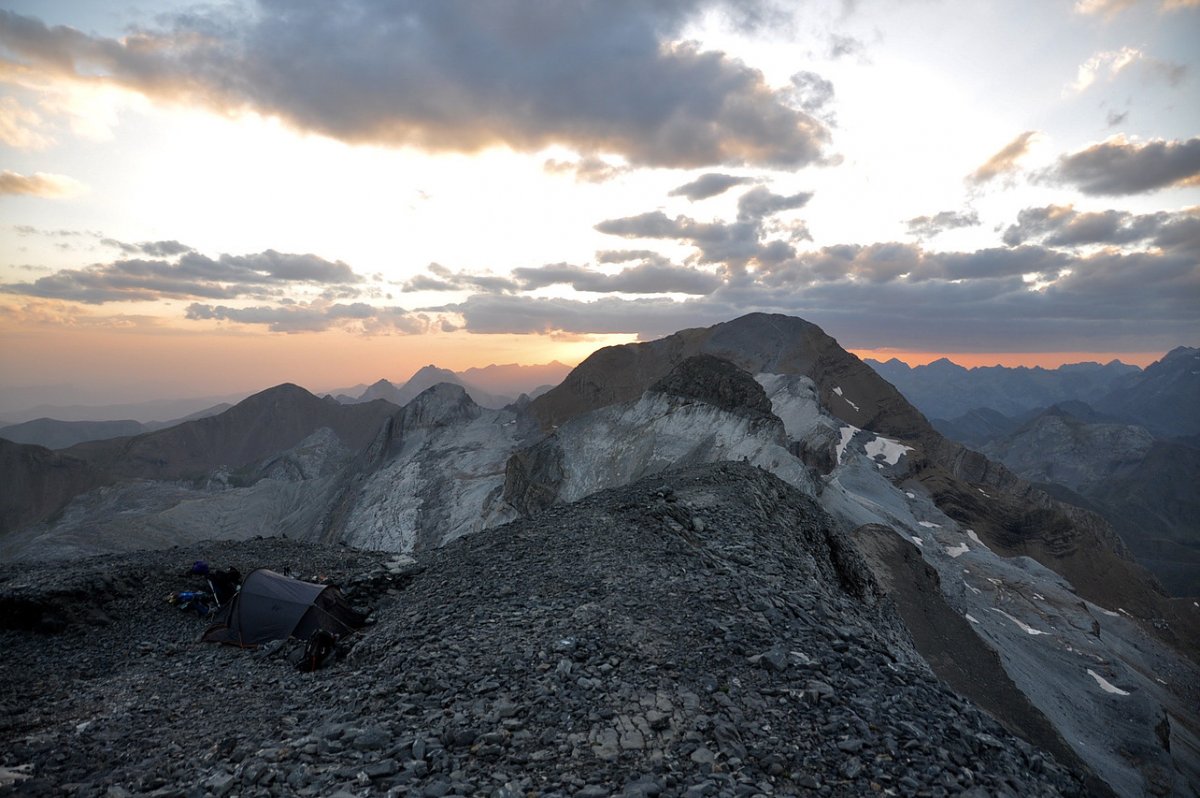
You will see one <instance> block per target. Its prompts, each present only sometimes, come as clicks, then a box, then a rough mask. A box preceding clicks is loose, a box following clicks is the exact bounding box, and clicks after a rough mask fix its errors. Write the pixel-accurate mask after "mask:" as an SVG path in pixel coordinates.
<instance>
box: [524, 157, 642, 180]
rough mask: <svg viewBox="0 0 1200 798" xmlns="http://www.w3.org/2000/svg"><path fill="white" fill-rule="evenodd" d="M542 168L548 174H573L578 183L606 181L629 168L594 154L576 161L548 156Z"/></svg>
mask: <svg viewBox="0 0 1200 798" xmlns="http://www.w3.org/2000/svg"><path fill="white" fill-rule="evenodd" d="M542 168H543V169H545V170H546V171H547V172H549V173H550V174H565V173H571V174H574V175H575V180H576V182H578V183H606V182H608V181H609V180H612V179H613V178H615V177H619V176H620V175H623V174H625V173H626V172H628V171H629V170H630V167H629V166H627V165H622V164H610V163H609V162H608V161H606V160H604V159H603V158H598V157H596V156H595V155H588V156H585V157H583V158H580V159H579V160H577V161H559V160H555V159H554V158H549V159H547V160H546V162H545V163H544V164H542Z"/></svg>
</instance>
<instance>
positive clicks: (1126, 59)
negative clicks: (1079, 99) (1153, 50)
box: [1065, 47, 1144, 93]
mask: <svg viewBox="0 0 1200 798" xmlns="http://www.w3.org/2000/svg"><path fill="white" fill-rule="evenodd" d="M1143 57H1144V56H1143V55H1142V52H1141V51H1140V50H1137V49H1135V48H1133V47H1122V48H1121V49H1120V50H1109V51H1107V52H1102V53H1096V54H1095V55H1093V56H1092V57H1091V58H1089V59H1088V60H1087V61H1084V62H1083V63H1082V64H1080V65H1079V70H1078V72H1077V74H1076V75H1075V81H1074V82H1073V83H1070V84H1069V85H1068V86H1067V88H1066V90H1065V91H1066V92H1074V93H1078V92H1082V91H1084V90H1086V89H1087V88H1088V87H1089V86H1091V85H1092V84H1093V83H1095V82H1096V77H1097V76H1098V75H1099V74H1100V73H1101V72H1104V71H1105V70H1106V69H1107V71H1108V79H1109V80H1112V79H1113V78H1115V77H1116V76H1117V75H1119V74H1121V72H1122V71H1123V70H1124V69H1125V68H1126V67H1128V66H1130V65H1132V64H1134V63H1136V62H1138V61H1140V60H1141V59H1142V58H1143Z"/></svg>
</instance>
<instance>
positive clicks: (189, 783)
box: [0, 463, 1102, 798]
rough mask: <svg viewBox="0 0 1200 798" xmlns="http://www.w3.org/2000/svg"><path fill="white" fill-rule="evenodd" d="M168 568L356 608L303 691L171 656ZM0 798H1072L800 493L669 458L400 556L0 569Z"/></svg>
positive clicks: (172, 554) (178, 617) (185, 648)
mask: <svg viewBox="0 0 1200 798" xmlns="http://www.w3.org/2000/svg"><path fill="white" fill-rule="evenodd" d="M194 559H206V560H208V561H210V562H212V563H213V564H214V565H217V566H224V565H236V566H237V567H239V568H240V569H241V570H242V571H243V572H248V571H249V570H250V569H251V568H253V567H257V566H265V567H271V568H273V569H275V570H280V571H285V570H286V571H290V572H292V573H294V574H300V575H310V574H316V575H323V576H327V577H329V578H332V579H334V580H335V581H338V582H339V583H341V584H343V585H345V586H346V587H347V589H348V593H349V596H350V598H351V600H352V601H355V602H356V603H359V604H361V605H366V606H372V607H373V608H374V618H375V621H376V622H375V624H374V625H372V626H370V627H368V628H367V630H366V631H365V632H364V633H363V634H362V635H361V636H360V639H359V640H358V641H357V643H356V645H355V646H354V647H353V648H352V649H351V651H350V652H349V654H348V655H347V656H346V657H345V658H344V659H343V660H342V661H339V662H337V663H336V664H334V665H332V666H330V667H328V668H326V669H323V670H320V671H318V672H316V673H311V674H306V673H300V672H298V671H296V670H294V669H293V668H292V667H291V666H290V665H289V664H288V663H287V662H286V660H285V658H284V657H283V656H282V655H281V654H282V652H279V651H274V650H265V651H259V652H249V651H241V650H236V649H232V648H223V647H219V646H214V645H210V644H202V643H200V642H198V640H199V636H200V633H201V631H202V629H203V627H204V622H202V621H200V620H198V619H197V618H195V617H194V616H189V615H187V614H185V613H183V612H181V611H179V610H177V609H174V608H172V607H171V606H169V605H168V604H166V603H165V602H164V601H163V598H164V597H165V596H166V595H167V594H168V593H169V592H170V591H173V590H179V589H183V588H186V587H187V586H188V585H187V579H186V578H185V577H183V576H181V575H180V574H182V573H183V572H184V571H185V570H186V568H187V566H188V565H189V564H190V563H191V562H192V560H194ZM0 625H2V626H4V627H5V628H4V629H2V630H0V650H2V651H3V652H4V654H3V657H4V660H3V661H4V673H5V677H4V679H3V683H2V684H0V783H4V784H6V785H7V786H4V787H0V794H18V795H63V794H65V795H81V796H112V797H114V798H115V797H116V796H127V795H139V794H149V795H160V796H176V795H178V796H208V795H212V796H225V795H235V794H236V795H243V796H273V795H322V796H328V795H343V796H346V795H383V794H391V795H409V794H412V795H424V796H442V795H448V794H472V795H473V794H482V795H493V796H518V795H523V796H524V795H546V796H549V795H564V796H565V795H572V796H581V797H587V796H603V795H610V794H614V795H687V796H705V795H714V796H715V795H730V796H734V795H747V796H750V795H830V796H862V795H872V794H891V795H929V796H941V795H969V796H997V795H1011V796H1037V795H1085V794H1092V790H1093V788H1096V789H1102V788H1097V787H1096V785H1095V784H1094V782H1093V783H1088V782H1086V781H1085V779H1087V776H1086V774H1078V773H1071V772H1068V771H1067V770H1065V769H1064V768H1062V767H1060V766H1059V765H1058V764H1056V763H1055V762H1054V761H1053V760H1052V759H1051V758H1050V757H1048V756H1047V755H1046V754H1043V753H1041V752H1039V751H1036V750H1034V749H1033V748H1031V747H1030V746H1029V745H1028V744H1026V743H1024V742H1022V741H1020V740H1018V739H1016V738H1014V737H1012V736H1011V735H1009V734H1007V733H1006V732H1005V731H1004V730H1003V729H1002V728H1001V727H1000V726H999V724H997V723H996V722H995V721H993V720H992V719H991V718H990V717H989V716H987V715H985V714H984V713H982V712H981V711H980V710H978V709H976V708H975V707H974V706H973V705H971V704H969V703H968V702H966V701H965V700H963V699H962V698H959V697H958V696H956V695H955V694H953V693H951V692H950V691H949V690H948V689H947V688H946V687H944V686H943V685H942V684H941V683H940V682H939V681H938V680H937V679H936V678H935V677H934V676H933V674H932V673H931V671H930V670H929V668H928V667H927V666H926V665H925V664H924V662H923V660H921V658H920V657H919V656H918V655H917V653H916V651H915V649H914V647H913V645H912V643H911V641H910V639H909V637H908V634H907V632H906V631H905V630H904V626H903V625H902V624H901V622H900V620H899V619H898V617H897V615H896V613H895V610H894V608H893V606H892V604H891V600H890V599H887V598H884V597H883V593H882V592H881V589H880V587H879V585H878V584H877V582H876V581H875V579H874V578H873V577H872V575H871V572H870V571H869V570H868V568H867V565H866V563H865V561H864V560H863V559H862V556H861V555H860V554H859V553H858V550H857V549H856V548H854V547H853V546H851V545H850V544H849V542H848V540H847V538H846V537H845V535H844V534H843V533H841V532H840V531H838V530H837V529H836V528H835V525H834V524H833V522H832V521H831V520H830V518H829V516H828V515H826V513H825V512H824V511H823V510H822V509H821V508H820V507H819V506H818V505H817V504H816V502H814V501H813V500H812V499H811V498H809V497H807V496H806V495H804V494H803V493H801V492H800V491H798V490H796V489H795V488H793V487H790V486H789V485H787V484H786V483H784V482H782V481H781V480H779V479H777V478H775V477H773V476H771V475H769V474H767V473H766V472H764V471H761V470H759V469H756V468H753V467H751V466H748V465H743V464H732V463H720V464H711V465H704V466H696V467H693V468H690V469H684V470H680V471H672V472H669V473H666V474H662V475H658V476H655V477H650V478H648V479H645V480H642V481H639V482H637V483H635V484H632V485H630V486H626V487H621V488H616V489H612V490H606V491H602V492H600V493H598V494H595V495H593V496H590V497H588V498H586V499H583V500H582V501H579V502H577V503H574V504H569V505H557V506H554V507H552V508H550V509H548V510H547V511H545V512H543V513H541V514H539V515H537V516H535V517H534V518H532V519H528V520H521V521H517V522H514V523H511V524H508V525H505V526H502V527H499V528H496V529H492V530H485V531H482V532H479V533H477V534H475V535H472V536H470V537H467V538H464V539H462V540H458V541H455V542H452V543H450V544H449V545H447V546H446V547H444V548H441V549H437V550H430V551H427V552H422V553H420V554H419V555H418V562H417V563H415V564H409V563H408V562H407V560H406V559H397V558H396V556H395V555H392V554H385V553H373V552H360V551H356V550H353V549H350V548H346V547H339V546H322V545H318V544H300V543H296V542H291V541H287V540H281V539H262V540H251V541H242V542H236V543H234V542H221V543H218V542H213V543H208V544H197V545H192V546H189V547H187V548H175V549H167V550H161V551H156V552H144V553H131V554H120V555H107V556H103V557H97V558H90V559H85V560H78V561H74V562H71V563H42V564H37V563H32V564H30V563H25V564H21V565H19V566H16V565H11V564H8V565H3V566H0Z"/></svg>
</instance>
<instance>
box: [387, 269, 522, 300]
mask: <svg viewBox="0 0 1200 798" xmlns="http://www.w3.org/2000/svg"><path fill="white" fill-rule="evenodd" d="M428 270H429V272H430V273H431V274H432V275H434V276H433V277H430V276H429V275H425V274H418V275H417V276H416V277H413V278H412V279H411V280H408V281H407V282H405V283H404V285H403V286H401V288H400V290H401V291H404V292H406V293H410V292H413V291H483V292H485V293H489V294H492V293H505V292H512V291H518V290H520V288H521V286H520V285H519V284H518V283H517V282H516V281H515V280H513V279H511V278H508V277H500V276H498V275H494V274H471V273H469V272H455V271H451V270H450V269H448V268H446V267H445V266H443V265H442V264H440V263H431V264H429V267H428Z"/></svg>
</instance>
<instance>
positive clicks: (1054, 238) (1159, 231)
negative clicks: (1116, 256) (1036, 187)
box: [1004, 205, 1200, 254]
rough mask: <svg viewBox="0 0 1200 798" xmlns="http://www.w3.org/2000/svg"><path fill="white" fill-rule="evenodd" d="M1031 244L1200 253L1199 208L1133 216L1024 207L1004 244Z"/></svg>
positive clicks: (1064, 208) (1055, 207) (1066, 208)
mask: <svg viewBox="0 0 1200 798" xmlns="http://www.w3.org/2000/svg"><path fill="white" fill-rule="evenodd" d="M1030 241H1034V242H1037V243H1039V244H1041V245H1043V246H1049V247H1081V246H1125V245H1130V244H1141V243H1149V244H1151V245H1153V246H1156V247H1160V248H1162V249H1164V250H1178V251H1187V250H1190V251H1192V252H1195V253H1197V254H1200V209H1197V208H1190V209H1188V210H1185V211H1180V212H1177V213H1168V212H1166V211H1159V212H1158V213H1149V214H1133V213H1130V212H1128V211H1117V210H1106V211H1098V212H1080V211H1077V210H1075V208H1074V207H1072V206H1070V205H1047V206H1046V207H1044V208H1025V209H1024V210H1022V211H1021V212H1020V213H1018V214H1017V223H1016V224H1014V225H1010V226H1009V228H1008V229H1007V230H1005V231H1004V243H1005V244H1008V245H1009V246H1018V245H1020V244H1024V243H1026V242H1030Z"/></svg>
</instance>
